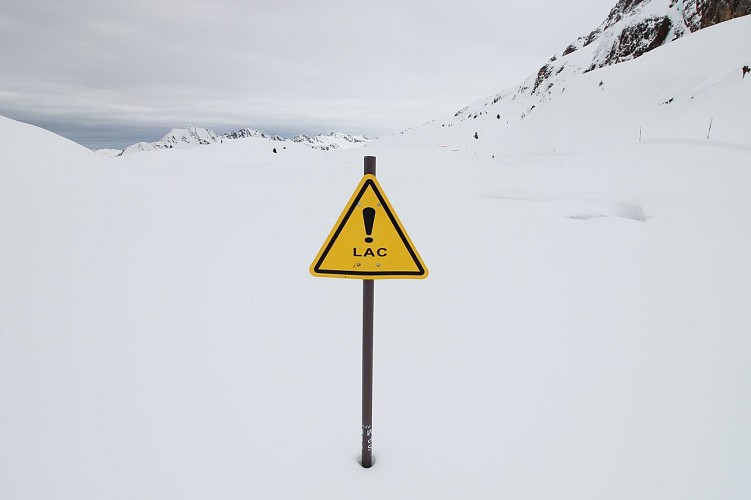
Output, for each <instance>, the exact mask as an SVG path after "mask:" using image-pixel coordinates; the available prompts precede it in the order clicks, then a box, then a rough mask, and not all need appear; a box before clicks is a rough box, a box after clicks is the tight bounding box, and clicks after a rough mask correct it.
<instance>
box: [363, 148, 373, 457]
mask: <svg viewBox="0 0 751 500" xmlns="http://www.w3.org/2000/svg"><path fill="white" fill-rule="evenodd" d="M364 174H365V175H367V174H372V175H375V174H376V158H375V156H366V157H365V168H364ZM373 297H374V289H373V280H362V466H363V467H365V468H366V469H367V468H369V467H372V465H373Z"/></svg>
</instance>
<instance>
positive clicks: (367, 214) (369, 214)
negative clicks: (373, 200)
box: [362, 207, 376, 243]
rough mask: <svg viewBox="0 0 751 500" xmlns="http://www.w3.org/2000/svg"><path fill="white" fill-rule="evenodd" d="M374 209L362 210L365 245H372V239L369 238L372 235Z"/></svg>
mask: <svg viewBox="0 0 751 500" xmlns="http://www.w3.org/2000/svg"><path fill="white" fill-rule="evenodd" d="M375 214H376V211H375V208H371V207H368V208H363V209H362V218H363V221H364V222H365V234H367V235H368V237H367V238H365V243H373V238H371V237H370V235H371V234H373V222H375Z"/></svg>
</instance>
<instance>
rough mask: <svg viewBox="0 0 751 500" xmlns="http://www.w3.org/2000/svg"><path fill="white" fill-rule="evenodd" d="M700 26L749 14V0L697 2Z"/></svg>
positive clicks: (750, 10)
mask: <svg viewBox="0 0 751 500" xmlns="http://www.w3.org/2000/svg"><path fill="white" fill-rule="evenodd" d="M698 10H699V16H700V18H701V27H702V28H706V27H708V26H713V25H715V24H718V23H722V22H725V21H729V20H730V19H735V18H736V17H741V16H746V15H748V14H751V0H709V1H704V2H700V3H699V9H698Z"/></svg>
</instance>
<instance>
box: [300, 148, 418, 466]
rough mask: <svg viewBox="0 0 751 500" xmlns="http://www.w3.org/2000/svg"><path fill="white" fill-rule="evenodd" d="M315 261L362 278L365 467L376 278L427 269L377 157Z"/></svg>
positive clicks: (322, 271) (316, 269)
mask: <svg viewBox="0 0 751 500" xmlns="http://www.w3.org/2000/svg"><path fill="white" fill-rule="evenodd" d="M363 174H364V175H363V178H362V180H361V181H360V183H359V184H358V186H357V188H355V192H354V193H353V194H352V196H351V197H350V199H349V202H348V203H347V205H346V206H345V208H344V211H342V213H341V215H340V216H339V219H338V220H337V221H336V224H334V228H333V229H332V230H331V232H330V233H329V236H328V238H326V241H325V242H324V244H323V246H322V247H321V249H320V250H319V251H318V255H316V258H315V260H313V263H312V264H311V265H310V273H311V274H312V275H313V276H317V277H325V278H350V279H362V462H361V463H362V466H363V467H365V468H369V467H371V466H372V465H373V297H374V286H373V284H374V280H377V279H425V278H427V277H428V269H427V267H425V263H424V262H423V261H422V258H421V257H420V254H418V253H417V250H416V249H415V246H414V244H413V243H412V240H410V238H409V235H408V234H407V232H406V231H405V230H404V227H403V226H402V223H401V221H400V220H399V218H398V217H397V215H396V212H395V211H394V208H393V207H392V206H391V203H390V202H389V200H388V198H386V195H385V194H384V192H383V188H381V186H380V184H379V183H378V180H377V179H376V175H375V174H376V158H375V156H366V157H365V168H364V172H363Z"/></svg>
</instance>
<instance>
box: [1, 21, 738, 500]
mask: <svg viewBox="0 0 751 500" xmlns="http://www.w3.org/2000/svg"><path fill="white" fill-rule="evenodd" d="M747 47H751V17H745V18H741V19H735V20H732V21H729V22H726V23H722V24H719V25H717V26H712V27H710V28H707V29H703V30H701V31H698V32H696V33H693V34H691V35H687V36H684V37H682V38H681V39H680V40H677V41H675V42H673V43H670V44H668V45H665V46H663V47H660V48H658V49H655V50H652V51H650V52H648V53H646V54H644V55H642V56H641V57H639V58H638V59H635V60H632V61H628V62H624V63H621V64H616V65H611V66H608V67H605V68H601V69H597V70H594V71H590V72H587V73H586V74H581V75H576V76H572V77H571V78H568V79H566V81H565V82H561V87H562V88H565V91H564V90H562V89H555V90H554V91H553V92H554V94H555V92H557V94H555V98H554V99H553V98H551V99H549V100H548V101H546V102H545V103H544V105H537V106H536V107H535V108H534V109H530V107H531V106H532V105H535V104H536V102H537V101H533V100H531V99H533V96H530V95H529V94H524V95H522V94H514V93H511V94H508V98H504V99H501V100H499V101H497V102H495V103H491V102H485V101H483V102H482V103H478V104H476V105H473V106H474V107H473V109H472V113H471V114H470V113H469V110H468V112H467V113H465V114H464V115H463V116H462V117H457V118H454V119H450V120H444V121H436V122H433V123H431V124H429V125H426V126H421V127H416V128H414V129H412V130H410V131H408V132H405V133H403V134H398V135H393V136H388V137H384V138H380V139H378V140H374V141H371V142H368V143H366V144H364V145H363V146H362V147H361V148H359V149H337V150H334V151H330V152H328V153H324V152H322V151H320V150H315V149H312V148H310V147H307V146H305V145H304V144H299V143H295V142H292V141H287V142H285V143H277V142H269V140H268V139H265V138H262V137H261V138H258V137H254V138H247V139H244V140H224V142H223V143H221V144H214V145H209V146H206V147H195V148H191V149H179V148H177V147H173V148H172V149H167V150H164V149H162V150H157V151H154V152H153V153H150V154H133V155H124V156H122V157H120V158H118V160H117V161H116V162H113V161H112V160H110V159H108V158H102V157H100V156H97V155H95V154H93V153H91V152H89V151H88V150H86V149H84V148H82V147H79V146H78V145H76V144H74V143H71V142H70V141H67V140H65V139H62V138H60V137H58V136H55V135H53V134H51V133H48V132H45V131H42V130H40V129H38V128H36V127H31V126H28V125H24V124H21V123H18V122H14V121H12V120H8V119H5V118H0V141H2V142H1V143H0V401H2V411H0V464H2V466H1V467H0V498H2V499H9V500H17V499H18V500H20V499H33V500H37V499H39V500H42V499H52V498H54V499H55V500H77V499H81V498H94V499H107V500H120V499H121V500H132V499H147V500H151V499H153V500H162V499H165V498H175V499H180V500H191V499H196V500H199V499H200V500H203V499H214V498H216V499H235V498H237V499H256V498H257V499H265V498H273V499H277V498H278V499H297V498H304V499H321V500H323V499H326V500H332V499H342V500H345V499H353V498H357V499H373V500H375V499H378V500H382V499H410V500H411V499H420V498H448V499H464V498H469V499H489V500H490V499H493V500H495V499H504V498H509V499H543V500H602V499H610V498H614V499H624V500H625V499H628V500H631V499H639V500H666V499H670V500H672V499H681V500H717V499H722V500H746V499H747V497H748V492H749V491H751V474H748V471H749V470H751V456H750V455H749V453H748V449H749V447H751V427H749V425H748V423H749V422H751V399H749V397H748V394H749V393H751V371H750V370H749V366H750V365H751V336H749V332H750V331H751V314H750V313H749V304H751V286H750V285H749V283H751V265H749V256H750V255H751V233H750V232H749V231H748V214H749V213H751V198H750V197H749V195H748V190H749V186H751V168H750V167H749V166H750V165H751V129H749V123H750V122H751V119H750V117H751V77H749V76H747V77H746V78H745V79H743V78H742V77H741V74H740V67H741V66H742V65H744V64H751V60H750V57H751V56H749V53H748V50H747ZM577 52H579V51H577ZM577 52H574V53H573V54H571V55H574V54H576V53H577ZM600 82H602V84H601V83H600ZM513 95H517V97H516V98H513ZM475 113H476V114H477V118H468V116H473V115H474V114H475ZM497 115H500V116H501V118H500V119H499V118H497ZM710 120H713V121H712V123H713V127H712V130H711V133H710V134H709V139H707V132H708V131H709V130H708V128H709V127H708V125H709V122H710ZM640 127H641V133H642V137H641V141H640V140H639V130H640ZM475 133H477V137H478V138H477V139H475V138H474V136H475ZM272 144H276V146H277V150H278V151H279V153H278V154H273V153H272V152H271V150H270V149H271V148H270V147H271V145H272ZM280 144H285V145H286V149H281V150H280V149H279V148H278V146H279V145H280ZM282 147H284V146H282ZM364 155H374V156H376V157H377V158H378V178H379V182H380V184H381V185H382V186H383V188H384V190H385V191H386V193H387V194H388V197H389V199H390V201H391V203H392V204H393V206H394V209H395V210H396V212H397V213H398V215H399V217H400V219H401V222H402V223H403V224H404V226H405V228H406V230H407V231H408V232H409V235H410V237H411V239H412V240H413V241H414V243H415V245H416V246H417V248H418V249H419V252H420V254H421V256H422V257H423V259H424V260H425V263H426V265H427V267H428V268H429V270H430V277H429V278H428V279H427V280H425V281H410V280H406V281H378V282H376V284H375V374H374V391H375V395H374V429H373V432H374V434H373V439H374V456H375V465H374V467H373V468H371V469H367V470H365V469H363V468H362V467H360V465H359V464H358V463H357V458H358V455H359V450H360V362H361V357H360V356H361V350H360V349H361V344H360V342H361V337H360V335H361V331H360V328H361V325H362V318H361V307H362V296H361V293H362V286H361V284H360V283H359V282H357V281H348V280H335V279H316V278H313V277H311V276H310V275H309V273H308V267H309V266H310V264H311V262H312V260H313V258H314V256H315V254H316V252H317V251H318V249H319V247H320V245H321V244H322V243H323V241H324V238H325V237H326V235H327V234H328V232H329V230H330V229H331V227H332V225H333V224H334V222H335V221H336V218H337V216H338V215H339V213H340V211H341V210H342V208H343V207H344V205H345V203H346V201H347V199H348V198H349V196H350V194H351V192H352V190H353V189H354V187H355V186H356V184H357V182H358V181H359V180H360V177H361V175H362V163H363V156H364ZM375 237H377V235H375Z"/></svg>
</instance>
